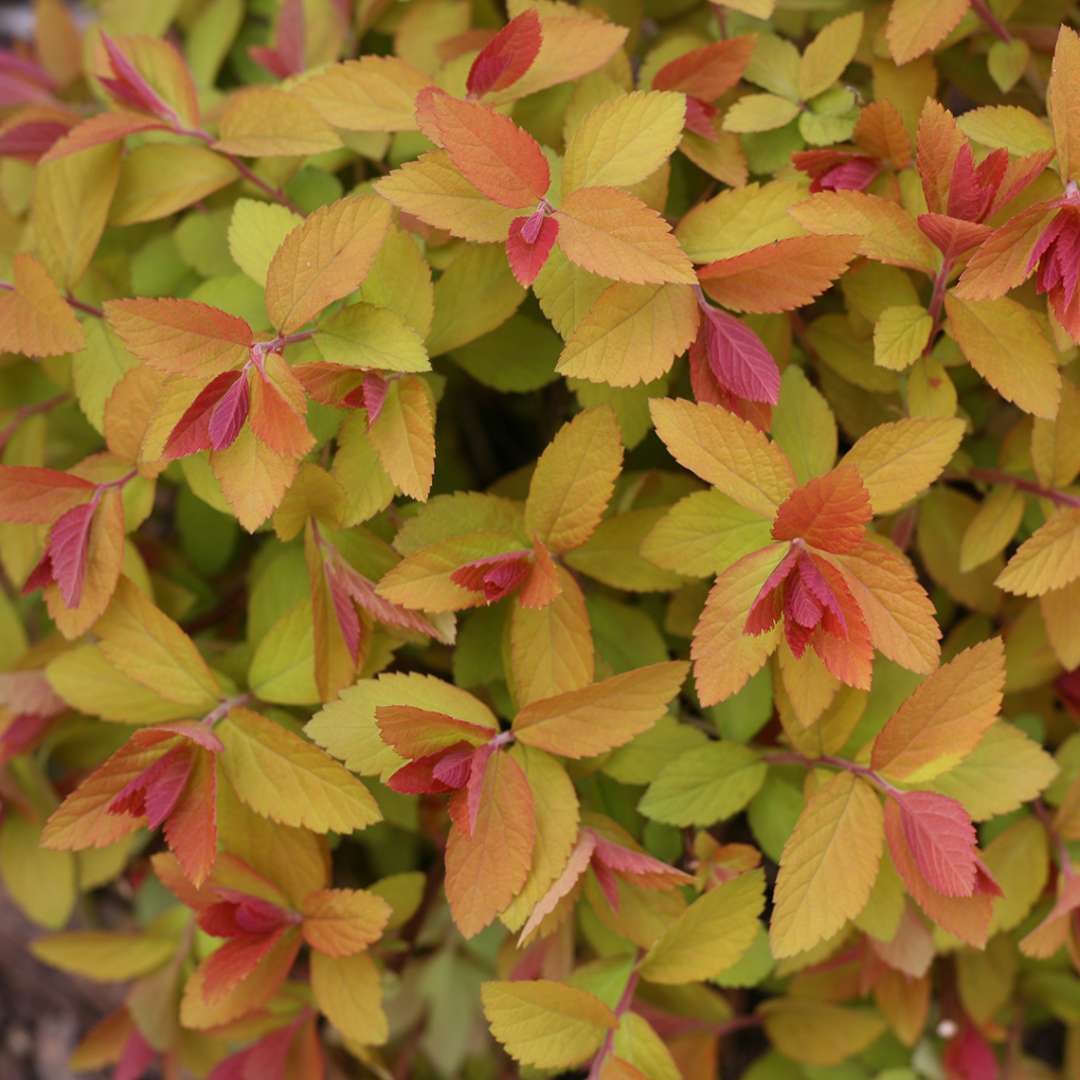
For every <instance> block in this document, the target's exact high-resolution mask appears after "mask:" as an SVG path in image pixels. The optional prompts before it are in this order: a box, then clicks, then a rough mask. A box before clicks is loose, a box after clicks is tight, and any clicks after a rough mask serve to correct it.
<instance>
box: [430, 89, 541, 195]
mask: <svg viewBox="0 0 1080 1080" xmlns="http://www.w3.org/2000/svg"><path fill="white" fill-rule="evenodd" d="M416 119H417V122H418V123H419V125H420V130H421V131H422V132H423V133H424V134H425V135H426V136H427V137H428V138H429V139H431V141H432V142H433V143H435V144H436V145H437V146H441V147H442V148H443V149H444V150H446V151H447V153H448V154H449V155H450V160H451V161H452V162H453V163H454V165H455V167H456V168H457V169H458V171H459V172H460V173H461V174H462V176H464V177H465V179H466V180H468V181H469V182H470V183H471V184H474V185H475V186H476V187H477V189H479V190H480V191H481V192H483V194H484V195H486V196H487V197H488V198H489V199H492V200H493V201H494V202H497V203H499V205H501V206H509V207H519V206H531V205H535V204H536V203H537V202H539V200H540V199H542V198H543V197H544V196H545V195H546V194H547V190H548V185H549V184H550V183H551V173H550V170H549V169H548V163H547V159H546V158H545V157H544V154H543V151H541V149H540V144H539V143H538V142H537V141H536V140H535V139H534V138H533V137H532V136H531V135H529V134H528V133H527V132H525V131H524V130H522V129H521V128H519V127H518V126H517V124H515V123H514V122H513V121H512V120H510V119H509V118H508V117H506V116H503V115H502V114H501V113H497V112H495V111H494V110H492V109H489V108H488V107H487V106H486V105H479V104H476V103H475V102H471V101H458V100H457V99H456V98H452V97H451V96H450V95H449V94H447V93H446V92H445V91H443V90H439V89H436V88H435V87H428V88H427V89H425V90H421V91H420V93H419V94H417V96H416Z"/></svg>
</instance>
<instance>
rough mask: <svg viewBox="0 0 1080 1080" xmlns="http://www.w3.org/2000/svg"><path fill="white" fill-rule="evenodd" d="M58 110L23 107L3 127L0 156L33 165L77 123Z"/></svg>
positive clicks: (68, 115)
mask: <svg viewBox="0 0 1080 1080" xmlns="http://www.w3.org/2000/svg"><path fill="white" fill-rule="evenodd" d="M76 122H77V121H76V119H75V117H73V116H71V115H70V114H69V113H66V112H61V111H60V110H59V109H51V108H48V107H44V106H42V107H35V106H30V107H29V108H26V109H20V110H19V112H17V113H16V114H15V115H14V116H12V117H11V118H10V119H9V120H8V121H7V122H6V123H5V124H4V125H3V127H0V156H2V157H12V158H18V159H19V160H20V161H27V162H30V163H31V164H33V163H34V162H36V161H38V160H39V159H40V158H41V157H42V156H43V155H44V154H46V153H48V151H49V150H50V149H51V148H52V147H53V146H54V145H55V144H56V143H57V142H58V141H59V140H60V139H62V138H63V137H64V136H65V135H66V134H67V133H68V132H69V131H70V130H71V129H72V127H73V125H74V124H75V123H76Z"/></svg>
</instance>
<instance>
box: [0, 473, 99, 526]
mask: <svg viewBox="0 0 1080 1080" xmlns="http://www.w3.org/2000/svg"><path fill="white" fill-rule="evenodd" d="M93 491H94V485H93V484H91V483H90V481H89V480H83V479H82V477H79V476H72V475H71V473H66V472H58V471H57V470H56V469H38V468H32V467H30V466H22V465H0V521H21V522H37V523H39V524H43V525H47V524H49V523H50V522H52V521H55V520H56V519H57V518H58V517H59V516H60V515H61V514H63V513H64V512H65V511H67V510H70V509H71V508H72V507H74V506H78V505H79V503H83V502H86V501H87V499H89V498H90V496H91V495H92V494H93Z"/></svg>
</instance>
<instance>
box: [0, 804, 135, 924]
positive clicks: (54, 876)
mask: <svg viewBox="0 0 1080 1080" xmlns="http://www.w3.org/2000/svg"><path fill="white" fill-rule="evenodd" d="M75 866H76V860H75V856H74V855H72V854H71V852H68V851H51V850H50V849H49V848H46V847H42V846H41V829H40V828H39V827H38V826H37V825H35V824H34V823H33V822H31V821H28V820H27V819H26V818H24V817H23V816H22V815H21V814H20V813H18V812H17V811H15V810H12V809H8V810H6V812H5V813H4V820H3V821H2V822H0V880H3V883H4V889H5V890H6V892H7V895H8V897H9V898H10V899H11V900H12V901H14V902H15V904H16V905H17V906H18V908H19V910H20V911H22V913H23V914H24V915H25V916H26V917H27V918H28V919H30V920H32V921H33V922H35V923H37V925H38V926H44V927H45V928H46V929H49V930H58V929H59V928H60V927H61V926H64V925H65V924H66V923H67V921H68V919H70V918H71V912H72V909H73V908H74V907H75V901H76V899H77V897H78V890H77V889H76V878H75ZM122 868H123V866H122V864H121V866H119V867H117V868H116V873H119V872H120V871H121V869H122ZM110 880H111V876H110ZM84 887H85V886H84Z"/></svg>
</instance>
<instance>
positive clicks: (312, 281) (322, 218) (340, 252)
mask: <svg viewBox="0 0 1080 1080" xmlns="http://www.w3.org/2000/svg"><path fill="white" fill-rule="evenodd" d="M389 225H390V207H389V205H388V204H387V203H386V201H385V200H383V199H380V198H377V197H376V196H374V195H358V196H349V197H348V198H345V199H338V200H337V202H332V203H330V204H329V205H327V206H322V207H320V208H319V209H318V210H316V211H315V213H313V214H312V215H311V216H310V217H308V218H306V219H305V220H304V222H303V224H302V225H298V226H297V227H296V228H295V229H293V231H292V232H291V233H289V235H288V236H286V237H285V240H284V242H283V243H282V245H281V247H280V248H278V250H277V252H276V254H275V255H274V257H273V259H272V260H271V261H270V267H269V269H268V270H267V274H266V310H267V313H268V314H269V316H270V320H271V322H272V323H273V324H274V326H275V327H276V328H277V329H278V330H279V331H280V332H281V333H282V334H291V333H292V332H293V331H294V330H299V329H300V327H301V326H303V325H304V323H306V322H308V321H309V320H311V319H312V318H314V316H316V315H318V314H319V312H320V311H322V310H323V308H325V307H327V305H329V304H332V303H333V302H334V301H335V300H340V299H341V297H343V296H346V295H347V294H348V293H350V292H352V291H353V290H354V289H356V288H357V286H358V285H359V284H360V283H361V282H362V281H363V280H364V278H365V277H366V276H367V273H368V271H369V270H370V269H371V265H372V263H373V262H374V261H375V256H376V255H377V254H378V252H379V248H380V247H381V246H382V242H383V239H384V238H385V236H386V230H387V228H388V227H389Z"/></svg>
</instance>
